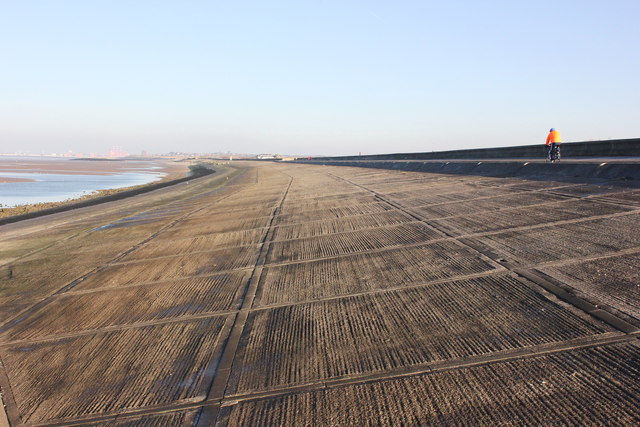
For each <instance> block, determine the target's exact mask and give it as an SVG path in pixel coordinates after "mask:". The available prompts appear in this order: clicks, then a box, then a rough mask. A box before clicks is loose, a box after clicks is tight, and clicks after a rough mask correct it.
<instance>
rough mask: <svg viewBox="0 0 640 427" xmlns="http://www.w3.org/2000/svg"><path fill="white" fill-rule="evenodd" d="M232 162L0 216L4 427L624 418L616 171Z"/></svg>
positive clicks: (628, 406)
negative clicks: (32, 214) (79, 202)
mask: <svg viewBox="0 0 640 427" xmlns="http://www.w3.org/2000/svg"><path fill="white" fill-rule="evenodd" d="M236 167H237V168H238V169H237V170H235V172H233V173H232V174H229V175H223V174H221V175H219V174H216V175H214V176H209V177H204V178H200V179H197V180H192V181H190V182H189V183H188V184H187V183H183V184H180V185H177V186H174V187H171V188H165V189H163V190H159V191H157V192H151V193H148V194H144V195H139V196H136V197H134V198H131V199H128V200H121V201H116V202H111V203H108V204H105V205H102V206H101V207H97V206H96V207H91V208H83V209H78V210H75V211H72V212H66V213H63V214H56V215H52V216H50V217H46V218H39V219H36V220H28V221H23V222H21V223H16V224H11V225H7V226H1V227H0V244H1V246H0V248H1V249H0V308H1V315H0V359H1V362H2V365H1V367H0V388H1V389H2V398H3V400H4V403H5V404H6V412H7V416H8V418H9V420H10V422H11V423H12V425H19V424H29V425H74V424H85V425H86V424H89V425H100V424H126V425H129V424H131V425H137V424H142V423H143V422H144V423H146V424H152V425H172V426H173V425H212V424H215V423H217V424H219V425H262V424H278V425H312V424H313V425H343V424H355V425H360V424H418V423H422V424H465V425H467V424H492V425H493V424H536V425H538V424H581V423H582V424H619V425H630V424H635V423H637V421H638V411H637V408H638V404H640V381H639V379H638V378H639V377H638V372H640V347H639V343H638V337H639V336H640V335H639V334H638V328H639V327H640V276H639V273H638V272H639V271H640V268H638V267H639V266H640V231H639V230H640V227H639V225H640V216H639V215H640V190H639V189H637V188H636V187H635V186H633V185H632V184H633V183H632V182H631V183H630V182H622V181H605V180H599V181H597V182H595V181H587V180H582V181H580V180H579V179H573V180H572V181H571V182H569V181H567V180H566V179H561V180H553V179H547V180H545V181H541V180H529V179H523V178H513V177H512V178H499V177H488V176H470V175H464V174H458V175H450V174H437V173H421V172H407V171H397V170H380V169H365V168H352V167H344V166H340V167H338V166H319V165H301V164H277V163H265V162H255V163H254V162H239V163H238V164H237V166H236ZM227 178H229V179H227ZM222 184H226V185H222Z"/></svg>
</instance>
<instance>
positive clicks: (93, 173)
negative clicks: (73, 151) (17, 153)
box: [0, 157, 189, 218]
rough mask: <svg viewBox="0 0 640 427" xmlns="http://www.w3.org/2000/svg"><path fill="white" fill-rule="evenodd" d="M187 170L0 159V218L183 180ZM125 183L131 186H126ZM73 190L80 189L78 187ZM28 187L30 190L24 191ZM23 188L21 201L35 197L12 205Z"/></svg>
mask: <svg viewBox="0 0 640 427" xmlns="http://www.w3.org/2000/svg"><path fill="white" fill-rule="evenodd" d="M69 160H74V161H73V162H71V161H69ZM188 172H189V168H188V164H186V163H184V162H180V163H178V162H172V161H157V160H143V161H141V160H131V161H129V160H121V161H117V162H111V161H106V162H95V161H91V162H88V161H86V160H85V161H82V160H77V159H49V158H31V157H30V158H24V157H22V158H21V157H11V158H7V157H0V218H7V217H13V216H22V215H25V214H31V213H34V212H37V211H43V210H51V209H59V208H60V207H63V206H66V205H70V204H77V203H83V202H86V201H88V200H93V199H98V198H104V197H110V196H114V195H117V194H120V193H126V192H131V191H138V190H139V189H141V188H146V187H147V186H150V185H151V186H153V185H157V184H159V183H164V182H169V181H174V180H177V179H181V178H184V177H186V176H187V173H188ZM47 179H48V180H50V181H51V180H53V184H51V182H46V180H47ZM85 181H89V182H85ZM127 182H131V183H132V184H134V185H126V183H127ZM123 184H124V185H123ZM47 185H50V186H53V187H56V191H59V193H58V194H59V195H60V196H59V197H58V196H55V195H53V196H50V195H48V193H47V191H48V188H47ZM65 186H67V187H69V188H70V189H69V191H68V192H60V191H61V190H60V189H63V190H64V189H65V188H66V187H65ZM100 187H102V188H100ZM77 188H82V189H83V190H82V191H76V190H77ZM29 191H31V192H32V194H28V192H29ZM23 192H24V193H25V194H26V195H25V198H24V200H28V199H29V197H32V196H33V197H32V200H33V201H31V202H28V203H11V201H15V200H23V199H21V198H20V197H16V196H15V195H16V194H18V195H20V194H22V193H23ZM12 195H14V196H13V197H12ZM39 195H42V196H39ZM52 199H53V200H52Z"/></svg>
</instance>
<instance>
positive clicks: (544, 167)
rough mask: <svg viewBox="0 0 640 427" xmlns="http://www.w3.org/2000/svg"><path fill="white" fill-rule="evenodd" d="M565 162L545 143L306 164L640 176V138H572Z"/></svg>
mask: <svg viewBox="0 0 640 427" xmlns="http://www.w3.org/2000/svg"><path fill="white" fill-rule="evenodd" d="M561 149H562V156H563V161H561V162H559V163H554V164H548V163H545V162H544V159H545V157H546V153H547V147H546V146H545V145H544V144H537V145H524V146H515V147H499V148H482V149H469V150H452V151H439V152H426V153H395V154H374V155H364V156H342V157H314V158H312V159H309V160H307V159H297V161H298V162H302V163H315V164H324V165H335V166H358V167H368V168H379V169H394V170H405V171H418V172H429V173H446V174H469V175H482V176H500V177H528V178H532V179H549V178H551V177H554V178H573V177H575V178H602V179H636V180H637V179H640V168H638V161H639V160H640V138H634V139H618V140H608V141H588V142H569V143H563V144H562V145H561Z"/></svg>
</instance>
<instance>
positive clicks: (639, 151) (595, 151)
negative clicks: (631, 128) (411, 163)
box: [300, 138, 640, 160]
mask: <svg viewBox="0 0 640 427" xmlns="http://www.w3.org/2000/svg"><path fill="white" fill-rule="evenodd" d="M546 153H547V148H546V146H545V145H544V144H536V145H520V146H514V147H494V148H476V149H470V150H450V151H432V152H425V153H393V154H372V155H365V156H342V157H314V158H312V160H455V159H460V160H475V159H478V160H482V159H537V158H544V157H545V156H546ZM562 155H563V156H564V157H567V158H584V157H640V138H632V139H612V140H605V141H585V142H565V143H563V144H562ZM300 160H302V159H300Z"/></svg>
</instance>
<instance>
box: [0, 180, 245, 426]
mask: <svg viewBox="0 0 640 427" xmlns="http://www.w3.org/2000/svg"><path fill="white" fill-rule="evenodd" d="M243 175H244V171H243V172H241V173H239V174H237V175H236V176H234V177H232V180H233V181H235V180H236V179H237V178H239V177H241V176H243ZM224 188H229V187H228V186H222V187H220V188H216V189H215V190H212V191H209V192H207V193H206V194H212V193H215V192H217V191H220V190H221V189H224ZM232 194H233V193H231V194H227V195H224V196H222V197H221V198H219V199H218V200H216V201H215V202H213V203H214V204H215V203H219V202H220V201H222V200H224V199H226V198H228V197H230V196H231V195H232ZM207 207H208V206H203V207H200V208H197V209H193V210H191V211H189V212H186V213H185V214H184V215H181V216H180V217H178V218H176V219H175V220H173V221H172V222H171V223H169V224H167V225H165V226H164V227H162V228H161V229H160V230H158V231H156V232H155V233H153V234H151V235H150V236H149V237H147V238H145V239H143V240H142V241H140V242H138V243H137V244H135V245H133V246H132V247H130V248H129V249H127V250H125V251H124V252H122V253H120V254H119V255H117V256H115V257H114V258H113V259H112V260H111V261H109V262H107V263H105V264H103V265H101V266H98V267H97V268H95V269H93V270H92V271H90V272H89V273H86V274H84V275H82V276H80V277H79V278H77V279H75V280H73V281H72V282H70V283H68V284H67V285H65V286H63V287H62V288H60V289H58V290H57V291H55V292H53V293H51V294H49V295H47V296H46V297H44V298H43V299H42V300H40V301H39V302H37V303H36V304H33V305H31V306H29V307H27V308H25V309H24V310H22V311H20V312H19V313H17V314H16V315H15V316H14V317H12V318H10V319H8V320H7V321H6V322H4V323H3V324H1V325H0V332H4V331H6V330H8V329H10V328H11V327H13V326H14V325H16V324H18V323H20V322H21V321H22V320H24V319H25V318H26V317H27V316H28V315H29V314H31V313H34V312H36V311H37V310H39V309H41V308H42V307H44V306H46V305H47V304H49V303H50V302H51V301H53V300H54V299H55V297H56V296H58V295H59V294H61V293H63V292H65V291H67V290H69V289H72V288H73V287H74V286H76V285H77V284H78V283H79V282H80V281H82V280H84V279H85V278H87V277H89V276H90V275H93V274H95V273H97V272H98V271H100V270H102V269H103V268H105V267H106V266H108V265H111V264H113V263H116V262H117V261H118V260H120V259H122V258H123V257H124V256H126V255H128V254H129V253H131V252H132V251H134V250H136V249H138V248H139V247H140V246H142V245H144V244H146V243H148V242H149V241H151V240H153V239H154V238H156V237H157V236H158V235H159V234H160V233H161V232H163V231H166V230H167V229H169V228H171V227H173V226H175V225H176V224H177V223H179V222H180V221H184V220H185V219H186V218H188V217H189V216H191V215H194V214H195V213H197V212H199V211H200V210H202V209H205V208H207ZM152 210H153V209H152ZM86 232H87V230H83V231H81V232H80V233H77V234H74V236H78V235H80V234H82V233H86ZM74 236H71V237H70V238H72V237H74ZM51 246H53V245H49V246H48V247H51ZM0 388H1V389H2V395H0V405H3V406H4V407H5V411H6V416H7V418H8V420H7V422H12V423H13V424H17V423H19V421H20V414H19V411H18V407H17V403H16V401H15V397H14V396H13V392H12V390H11V384H10V382H9V377H8V374H7V372H6V367H5V365H4V363H3V362H2V360H1V359H0ZM0 414H1V413H0ZM0 421H3V420H2V418H0Z"/></svg>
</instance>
